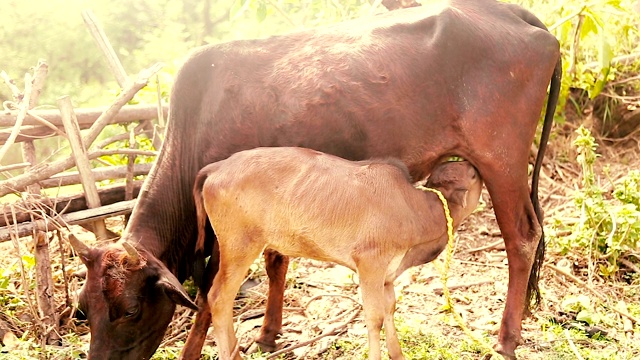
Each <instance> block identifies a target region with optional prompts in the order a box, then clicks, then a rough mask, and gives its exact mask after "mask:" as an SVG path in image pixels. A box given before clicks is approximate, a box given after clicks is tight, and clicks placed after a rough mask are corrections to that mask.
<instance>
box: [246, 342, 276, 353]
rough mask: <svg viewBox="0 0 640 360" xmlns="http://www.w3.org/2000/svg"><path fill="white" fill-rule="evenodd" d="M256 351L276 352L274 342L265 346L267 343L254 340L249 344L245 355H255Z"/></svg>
mask: <svg viewBox="0 0 640 360" xmlns="http://www.w3.org/2000/svg"><path fill="white" fill-rule="evenodd" d="M258 350H260V351H261V352H263V353H271V352H274V351H276V350H277V346H276V343H275V342H274V343H273V344H267V343H261V342H258V341H257V340H256V341H254V342H253V344H251V346H250V347H249V349H248V350H247V351H245V354H254V353H257V352H258Z"/></svg>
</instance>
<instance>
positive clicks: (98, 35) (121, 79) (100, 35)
mask: <svg viewBox="0 0 640 360" xmlns="http://www.w3.org/2000/svg"><path fill="white" fill-rule="evenodd" d="M82 19H83V20H84V23H85V25H87V28H88V29H89V32H90V33H91V36H93V40H95V42H96V45H98V47H99V48H100V50H101V51H102V55H104V57H105V59H106V60H107V64H108V65H109V69H111V73H112V74H113V76H115V78H116V81H118V85H120V87H121V88H123V89H124V88H125V87H127V86H128V85H129V82H130V80H129V77H128V76H127V72H126V71H124V67H123V66H122V63H121V62H120V60H119V59H118V55H116V52H115V51H114V50H113V46H111V43H110V42H109V38H107V35H106V34H105V32H104V30H103V29H102V26H100V24H98V20H96V17H95V15H93V12H92V11H91V10H84V11H83V12H82Z"/></svg>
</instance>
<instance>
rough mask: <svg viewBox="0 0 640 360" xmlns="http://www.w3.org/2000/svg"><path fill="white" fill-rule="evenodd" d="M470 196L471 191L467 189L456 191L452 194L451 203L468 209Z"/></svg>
mask: <svg viewBox="0 0 640 360" xmlns="http://www.w3.org/2000/svg"><path fill="white" fill-rule="evenodd" d="M468 195H469V190H467V189H461V190H455V191H454V192H453V194H451V198H450V199H449V202H451V203H453V204H457V205H460V206H462V207H463V208H466V207H467V196H468Z"/></svg>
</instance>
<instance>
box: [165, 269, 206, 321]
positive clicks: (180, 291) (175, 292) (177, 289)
mask: <svg viewBox="0 0 640 360" xmlns="http://www.w3.org/2000/svg"><path fill="white" fill-rule="evenodd" d="M156 285H157V286H159V287H160V288H162V290H164V292H165V294H167V296H168V297H169V298H170V299H171V300H173V302H174V303H176V304H178V305H182V306H186V307H188V308H189V309H192V310H196V311H197V310H198V305H196V304H195V303H194V302H193V301H191V298H189V294H187V292H186V291H185V290H184V288H183V287H182V285H181V284H180V281H178V279H177V278H176V277H175V276H174V275H173V274H172V273H170V272H169V271H166V270H165V271H162V272H161V274H160V278H158V282H157V283H156Z"/></svg>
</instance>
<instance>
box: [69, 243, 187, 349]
mask: <svg viewBox="0 0 640 360" xmlns="http://www.w3.org/2000/svg"><path fill="white" fill-rule="evenodd" d="M69 242H70V244H71V245H72V247H73V248H74V250H75V251H76V253H78V255H79V256H80V259H81V260H82V262H83V263H84V264H85V265H86V266H87V278H86V282H85V284H84V286H83V288H82V290H81V292H80V295H79V308H80V310H82V311H83V312H84V313H85V315H86V316H87V319H88V320H89V325H90V328H91V345H90V349H89V359H91V360H100V359H149V358H150V357H151V355H152V354H153V353H154V351H155V350H156V348H157V347H158V345H159V344H160V342H161V341H162V338H163V336H164V333H165V331H166V329H167V326H168V325H169V322H171V318H172V317H173V312H174V311H175V307H176V304H180V305H184V306H187V307H189V308H192V309H194V310H197V306H196V305H195V304H194V303H193V302H192V301H191V300H190V299H189V296H188V295H187V293H186V292H185V291H184V289H183V288H182V285H180V282H179V281H178V279H177V278H176V277H175V276H174V275H173V274H172V273H171V272H170V271H169V270H168V269H167V268H166V266H165V265H164V264H163V263H162V262H160V261H159V260H158V259H157V258H155V257H154V256H153V255H151V254H149V253H148V252H146V251H144V250H136V249H135V248H134V247H133V246H132V245H130V244H128V243H126V242H122V243H118V244H110V245H107V246H105V247H100V248H93V247H89V246H87V245H85V244H83V243H82V242H80V241H79V240H78V239H76V238H75V236H73V235H70V236H69Z"/></svg>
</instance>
